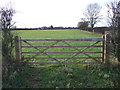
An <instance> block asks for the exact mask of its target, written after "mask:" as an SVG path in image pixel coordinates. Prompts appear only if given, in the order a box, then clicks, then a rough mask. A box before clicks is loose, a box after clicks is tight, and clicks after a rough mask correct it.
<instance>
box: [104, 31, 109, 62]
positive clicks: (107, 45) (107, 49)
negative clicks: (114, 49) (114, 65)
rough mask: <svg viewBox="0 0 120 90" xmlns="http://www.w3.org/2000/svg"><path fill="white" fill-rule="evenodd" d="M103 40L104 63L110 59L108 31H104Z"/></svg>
mask: <svg viewBox="0 0 120 90" xmlns="http://www.w3.org/2000/svg"><path fill="white" fill-rule="evenodd" d="M104 38H105V42H104V63H105V64H109V59H110V33H109V32H108V31H106V32H105V37H104Z"/></svg>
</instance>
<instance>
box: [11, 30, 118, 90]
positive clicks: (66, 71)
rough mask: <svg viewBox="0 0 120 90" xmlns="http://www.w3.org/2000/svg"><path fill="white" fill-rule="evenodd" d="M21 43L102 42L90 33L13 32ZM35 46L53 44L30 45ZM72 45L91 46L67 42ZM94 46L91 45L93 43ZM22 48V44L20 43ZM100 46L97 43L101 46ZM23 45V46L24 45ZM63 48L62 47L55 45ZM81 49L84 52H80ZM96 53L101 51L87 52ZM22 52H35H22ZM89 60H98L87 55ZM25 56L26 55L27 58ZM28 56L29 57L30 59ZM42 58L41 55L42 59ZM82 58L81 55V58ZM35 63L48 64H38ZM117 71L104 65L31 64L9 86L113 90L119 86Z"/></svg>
mask: <svg viewBox="0 0 120 90" xmlns="http://www.w3.org/2000/svg"><path fill="white" fill-rule="evenodd" d="M13 32H15V33H17V34H18V35H19V36H21V37H22V38H23V39H33V38H34V39H40V38H46V39H49V38H54V39H55V38H57V39H58V38H59V39H64V38H66V39H68V38H72V39H74V38H101V35H97V34H94V33H90V32H85V31H80V30H44V31H42V30H41V31H39V30H36V31H31V30H30V31H28V30H26V31H13ZM31 43H34V45H50V44H52V43H53V42H41V43H36V42H31ZM69 43H70V44H72V45H79V44H80V45H89V44H91V42H85V41H83V42H69ZM92 43H93V42H92ZM23 44H24V43H23ZM100 44H101V43H99V45H100ZM24 45H25V44H24ZM58 45H63V43H58ZM79 49H83V48H79ZM67 50H68V51H74V50H73V49H72V48H61V49H59V48H51V49H49V50H48V51H67ZM92 50H93V51H98V50H101V49H100V48H90V49H89V50H88V51H92ZM23 51H34V50H33V49H31V50H30V49H29V48H27V49H23ZM90 55H91V56H97V55H95V54H90ZM26 56H27V55H26ZM29 56H31V55H29ZM42 56H43V55H42ZM52 56H62V57H65V56H71V55H67V54H56V55H55V54H54V55H52ZM81 56H83V54H82V55H81ZM38 61H50V60H42V59H41V60H40V59H38ZM71 61H85V60H83V59H75V60H74V59H72V60H71ZM118 80H119V77H118V70H117V68H113V67H112V68H111V67H109V68H108V67H107V68H106V66H104V65H97V64H96V65H70V64H68V65H66V64H65V65H59V64H47V65H44V64H32V65H27V66H25V67H24V68H23V69H22V71H21V75H20V76H19V77H17V78H16V79H15V80H14V81H13V82H12V83H13V85H12V86H13V87H18V88H114V87H119V86H118V82H117V81H118Z"/></svg>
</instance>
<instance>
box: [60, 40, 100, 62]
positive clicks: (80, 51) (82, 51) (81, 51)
mask: <svg viewBox="0 0 120 90" xmlns="http://www.w3.org/2000/svg"><path fill="white" fill-rule="evenodd" d="M62 42H64V43H65V44H67V45H68V46H70V47H72V48H74V49H75V50H77V51H78V52H77V53H76V54H75V55H73V56H72V57H69V58H67V59H66V60H65V61H63V62H66V61H68V60H69V59H71V58H73V57H75V56H77V55H78V54H79V53H83V54H85V55H86V56H88V57H89V58H92V59H94V60H95V61H98V60H96V58H94V57H92V56H90V55H88V54H86V53H85V52H84V51H85V50H86V49H88V48H90V47H91V46H94V45H95V44H97V43H98V42H100V41H97V42H95V43H93V44H91V45H90V46H88V47H86V48H84V49H82V50H79V49H78V48H76V47H74V46H72V45H70V44H69V43H67V42H65V41H62Z"/></svg>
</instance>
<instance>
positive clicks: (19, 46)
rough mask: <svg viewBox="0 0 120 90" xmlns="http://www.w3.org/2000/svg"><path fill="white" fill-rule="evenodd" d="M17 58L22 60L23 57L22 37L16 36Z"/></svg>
mask: <svg viewBox="0 0 120 90" xmlns="http://www.w3.org/2000/svg"><path fill="white" fill-rule="evenodd" d="M15 54H16V55H15V56H16V60H21V59H22V55H21V37H18V36H16V37H15Z"/></svg>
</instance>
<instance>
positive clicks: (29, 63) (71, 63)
mask: <svg viewBox="0 0 120 90" xmlns="http://www.w3.org/2000/svg"><path fill="white" fill-rule="evenodd" d="M28 63H29V64H95V63H96V62H64V63H62V62H61V63H58V62H28Z"/></svg>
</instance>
